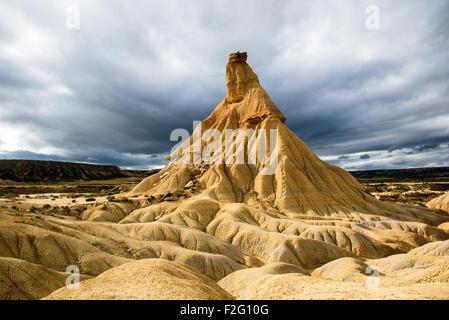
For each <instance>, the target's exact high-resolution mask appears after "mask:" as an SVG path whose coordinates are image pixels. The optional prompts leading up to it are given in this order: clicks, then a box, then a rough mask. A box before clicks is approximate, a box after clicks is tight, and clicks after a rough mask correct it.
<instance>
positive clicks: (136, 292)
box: [0, 53, 449, 299]
mask: <svg viewBox="0 0 449 320" xmlns="http://www.w3.org/2000/svg"><path fill="white" fill-rule="evenodd" d="M246 60H247V54H246V53H234V54H231V55H230V57H229V63H228V65H227V67H226V86H227V88H228V91H227V94H226V97H225V98H224V100H223V101H222V102H221V103H220V104H219V105H218V106H217V107H216V109H215V110H214V111H213V112H212V114H211V115H210V116H209V117H208V118H207V119H205V120H204V121H202V122H201V124H200V125H199V126H197V127H196V129H195V131H194V132H193V134H192V136H191V137H190V138H189V139H187V140H186V141H184V142H183V143H182V144H181V145H180V146H179V148H178V149H177V150H175V151H174V152H173V153H171V155H170V156H169V157H168V158H169V159H170V162H169V164H168V165H167V166H166V167H165V168H164V169H163V170H161V171H160V172H158V173H157V174H154V175H152V176H150V177H148V178H146V179H144V180H143V181H142V182H141V183H140V184H138V185H137V186H136V187H135V188H134V189H133V190H132V191H131V192H130V193H129V194H128V196H129V197H130V198H129V199H132V201H131V200H129V199H128V200H127V201H123V202H120V201H119V202H110V203H108V204H101V205H99V206H92V207H90V208H88V209H87V210H85V211H84V212H79V211H76V214H74V215H75V217H73V216H72V217H70V218H69V217H68V218H66V219H63V218H61V217H52V216H46V215H39V216H36V215H34V214H29V215H17V214H15V213H11V212H2V210H1V209H0V257H7V258H12V259H20V261H21V263H32V264H38V265H41V266H42V267H45V268H47V269H51V270H53V272H56V273H52V277H56V280H55V281H57V280H58V279H59V278H57V274H58V273H57V272H64V271H65V268H66V267H67V265H72V264H73V265H77V266H79V268H80V271H81V273H82V274H83V275H86V276H92V277H96V278H95V279H91V280H87V281H85V282H84V283H82V290H81V291H79V292H72V291H69V290H67V289H60V290H59V291H57V292H55V293H53V294H51V295H50V296H49V297H48V298H49V299H50V298H52V299H96V298H105V299H123V298H126V299H134V298H136V299H137V298H143V299H154V298H156V299H190V298H192V299H221V298H223V299H228V298H231V297H232V296H234V297H236V298H245V299H320V298H337V299H339V298H342V299H363V298H366V299H385V298H449V286H448V282H449V274H448V273H447V270H448V267H447V266H448V265H447V263H446V260H447V241H448V239H449V227H448V225H449V214H448V213H445V212H444V211H437V210H433V209H429V208H420V207H407V206H402V205H399V204H393V203H387V202H381V201H379V200H377V199H376V198H374V197H372V196H371V195H370V194H368V193H367V192H366V191H365V190H364V188H363V187H362V186H361V185H360V184H359V183H358V182H357V180H356V179H354V178H353V177H352V176H351V175H350V174H349V173H347V172H346V171H344V170H343V169H341V168H339V167H336V166H334V165H331V164H328V163H326V162H324V161H322V160H320V159H319V158H318V157H317V156H316V155H315V154H314V153H313V152H312V151H311V150H310V149H309V148H308V147H307V146H306V144H305V143H304V142H303V141H301V140H300V139H299V138H298V137H297V136H296V135H295V134H294V133H293V132H291V131H290V130H289V129H288V128H287V126H286V124H285V120H286V119H285V117H284V115H283V114H282V112H281V111H280V110H279V109H278V108H277V106H276V105H275V104H274V103H273V101H272V100H271V99H270V97H269V96H268V94H267V92H266V91H265V90H264V89H263V88H262V87H261V85H260V83H259V80H258V78H257V76H256V74H255V73H254V72H253V71H252V70H251V68H250V67H249V65H248V64H247V63H246ZM213 130H216V131H219V132H226V131H225V130H239V131H232V132H234V133H236V137H235V145H234V146H233V148H227V147H226V146H227V144H226V135H225V136H216V135H214V134H215V132H216V131H213ZM264 130H265V131H264ZM270 130H276V131H274V132H276V133H277V135H276V136H275V139H271V136H270V139H266V141H269V142H268V147H267V151H270V152H266V154H265V156H266V158H267V159H268V161H267V162H263V161H257V160H258V159H259V158H260V157H261V156H262V158H263V154H262V155H261V154H259V153H260V145H259V144H258V143H257V142H258V141H259V140H258V139H259V137H260V136H263V134H264V133H267V134H268V133H269V132H270V134H271V131H270ZM245 136H246V138H242V137H245ZM220 141H221V142H222V143H221V145H220V143H217V142H220ZM231 141H232V142H234V138H232V140H231ZM198 146H199V148H198ZM198 150H199V151H198ZM220 151H221V152H220ZM241 154H243V161H242V162H238V161H237V160H238V159H239V158H238V157H239V155H241ZM204 155H206V159H204V157H203V156H204ZM210 155H213V156H214V160H215V162H214V161H212V162H210V161H206V160H207V156H210ZM253 155H256V157H255V160H256V161H254V158H253ZM230 159H233V162H232V163H230V162H231V161H229V160H230ZM259 160H260V159H259ZM220 162H221V163H220ZM273 163H275V164H276V165H275V167H274V168H275V169H274V171H270V170H268V171H267V170H266V169H267V168H271V169H272V167H271V165H272V164H273ZM75 218H77V219H78V220H76V219H75ZM159 259H163V260H159ZM136 260H142V261H137V262H136ZM14 261H16V260H6V262H4V263H6V264H11V265H13V264H14V263H16V262H14ZM371 266H372V267H377V268H379V270H380V272H381V276H382V277H383V278H382V288H381V289H380V290H377V291H376V290H374V291H372V290H371V291H367V289H366V286H365V283H366V280H367V279H369V280H371V278H369V275H367V273H366V270H367V268H368V267H371ZM40 272H47V271H40ZM198 273H200V274H201V275H200V274H198ZM53 274H54V276H53ZM118 274H119V275H120V276H119V277H116V275H118ZM142 277H145V279H146V280H145V281H144V282H143V283H140V280H141V279H142ZM158 278H160V279H163V283H161V284H156V279H158ZM214 281H215V282H218V284H219V285H220V286H221V287H222V289H224V291H223V290H222V289H220V288H219V287H218V286H217V285H216V284H215V283H214ZM59 285H60V282H58V283H57V284H55V285H54V286H53V287H51V289H48V288H44V289H42V290H41V291H40V292H39V294H29V295H28V296H27V297H29V298H39V297H40V296H42V295H43V293H44V292H47V291H48V290H52V289H53V288H56V287H57V286H59ZM147 285H148V286H149V285H151V286H153V288H154V289H153V290H149V289H148V288H147V287H146V286H147ZM187 288H190V289H187ZM22 291H23V292H28V291H29V290H28V289H26V290H22ZM0 294H2V291H0ZM9 296H11V295H9ZM9 296H8V295H7V294H4V295H3V296H0V298H5V297H9ZM16 296H17V297H18V296H19V294H18V295H16ZM22 296H23V297H25V295H22Z"/></svg>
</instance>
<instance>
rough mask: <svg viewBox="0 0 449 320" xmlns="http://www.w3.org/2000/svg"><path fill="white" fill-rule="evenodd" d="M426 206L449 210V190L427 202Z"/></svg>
mask: <svg viewBox="0 0 449 320" xmlns="http://www.w3.org/2000/svg"><path fill="white" fill-rule="evenodd" d="M426 206H427V207H429V208H432V209H439V210H444V211H446V212H449V192H446V193H445V194H443V195H442V196H439V197H438V198H435V199H432V200H430V201H429V202H427V204H426Z"/></svg>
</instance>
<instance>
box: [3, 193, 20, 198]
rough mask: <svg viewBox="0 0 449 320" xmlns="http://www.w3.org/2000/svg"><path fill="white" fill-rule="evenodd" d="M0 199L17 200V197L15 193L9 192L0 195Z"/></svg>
mask: <svg viewBox="0 0 449 320" xmlns="http://www.w3.org/2000/svg"><path fill="white" fill-rule="evenodd" d="M0 197H2V198H7V199H11V198H17V197H18V195H17V194H15V193H12V192H9V193H7V194H4V195H2V196H0Z"/></svg>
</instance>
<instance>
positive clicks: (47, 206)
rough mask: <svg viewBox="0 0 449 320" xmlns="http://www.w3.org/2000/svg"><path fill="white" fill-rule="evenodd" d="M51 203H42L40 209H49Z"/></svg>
mask: <svg viewBox="0 0 449 320" xmlns="http://www.w3.org/2000/svg"><path fill="white" fill-rule="evenodd" d="M50 208H51V205H49V204H48V203H46V204H44V206H43V207H42V209H50Z"/></svg>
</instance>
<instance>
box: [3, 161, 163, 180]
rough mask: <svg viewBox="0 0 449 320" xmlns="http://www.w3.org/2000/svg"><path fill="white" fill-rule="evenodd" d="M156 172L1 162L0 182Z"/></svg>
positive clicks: (109, 176) (65, 163)
mask: <svg viewBox="0 0 449 320" xmlns="http://www.w3.org/2000/svg"><path fill="white" fill-rule="evenodd" d="M152 173H154V171H143V170H122V169H120V168H119V167H118V166H113V165H97V164H86V163H74V162H60V161H43V160H0V180H10V181H14V182H57V181H79V180H103V179H115V178H124V177H146V176H149V175H150V174H152Z"/></svg>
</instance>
